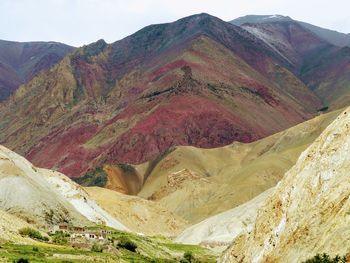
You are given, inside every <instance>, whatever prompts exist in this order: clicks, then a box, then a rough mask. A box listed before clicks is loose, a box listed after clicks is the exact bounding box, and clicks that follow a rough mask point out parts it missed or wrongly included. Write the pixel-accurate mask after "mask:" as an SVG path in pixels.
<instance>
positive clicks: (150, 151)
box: [0, 14, 322, 192]
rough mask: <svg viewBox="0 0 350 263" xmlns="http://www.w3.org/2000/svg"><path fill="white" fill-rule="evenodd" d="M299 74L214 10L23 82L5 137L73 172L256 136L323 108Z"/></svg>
mask: <svg viewBox="0 0 350 263" xmlns="http://www.w3.org/2000/svg"><path fill="white" fill-rule="evenodd" d="M295 70H296V68H295V66H294V65H293V64H292V63H291V62H290V61H289V60H288V59H286V58H285V57H284V56H283V55H281V54H280V53H279V52H276V50H275V49H274V48H272V47H271V46H269V45H268V44H267V43H265V42H264V41H262V40H261V39H259V38H257V37H256V36H254V35H253V34H251V33H249V32H248V31H246V30H245V29H242V28H240V27H237V26H235V25H232V24H230V23H227V22H224V21H222V20H220V19H218V18H216V17H213V16H210V15H208V14H200V15H194V16H190V17H186V18H184V19H180V20H178V21H176V22H173V23H168V24H161V25H152V26H148V27H146V28H144V29H142V30H140V31H138V32H136V33H135V34H133V35H131V36H129V37H127V38H125V39H123V40H120V41H117V42H115V43H113V44H110V45H109V44H107V43H105V42H104V41H103V40H100V41H97V42H96V43H93V44H91V45H88V46H85V47H82V48H80V49H78V50H76V51H75V52H74V53H73V54H71V55H68V56H66V57H65V58H64V59H63V60H62V61H61V62H60V63H59V64H57V65H56V66H55V67H53V68H52V69H51V70H50V71H46V72H44V73H43V74H40V75H39V76H38V77H36V78H34V79H33V80H32V81H31V82H30V83H28V84H27V85H24V86H22V88H21V89H19V90H18V91H17V92H16V94H15V95H14V96H13V97H11V99H10V100H8V101H7V102H6V103H3V104H2V105H0V108H1V113H2V114H3V116H4V118H2V119H1V120H0V141H1V142H2V143H3V144H5V145H7V146H8V147H10V148H12V149H16V151H18V152H20V153H22V154H25V155H26V156H27V157H28V158H29V159H30V160H31V161H32V162H34V163H35V164H36V165H40V166H43V167H50V168H55V169H59V170H60V171H62V172H64V173H65V174H67V175H69V176H82V175H88V174H94V173H96V172H98V169H97V168H99V169H100V170H101V168H102V166H103V165H104V164H110V165H112V166H113V165H116V164H118V163H133V164H136V163H141V162H144V161H148V160H151V159H153V158H155V157H156V156H158V155H159V153H161V152H163V151H165V150H167V149H168V148H169V147H172V146H174V145H193V146H197V147H204V148H211V147H218V146H224V145H227V144H229V143H231V142H233V141H241V142H251V141H255V140H257V139H259V138H263V137H265V136H268V135H270V134H272V133H275V132H278V131H281V130H283V129H285V128H287V127H290V126H293V125H295V124H297V123H299V122H302V121H304V120H306V119H309V118H311V117H312V116H314V115H315V113H316V111H317V109H319V108H320V107H322V104H321V102H320V100H319V99H318V98H317V97H316V96H315V95H314V94H313V92H312V91H310V90H309V89H308V88H307V87H306V86H305V84H304V83H302V81H300V80H299V79H298V77H297V76H296V75H295V73H294V74H293V72H295ZM39 94H40V96H39ZM96 169H97V170H96ZM133 178H134V179H133V180H134V181H133V183H132V184H133V186H132V188H129V187H131V186H130V185H129V186H128V187H126V186H125V182H124V181H123V180H122V179H118V180H119V181H118V180H117V181H116V183H118V184H121V185H122V186H124V187H126V188H127V189H133V190H129V191H132V192H134V191H136V192H137V191H139V190H140V188H139V187H140V185H142V179H141V178H138V177H133ZM128 181H129V180H128ZM140 182H141V184H140Z"/></svg>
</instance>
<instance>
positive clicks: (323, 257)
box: [304, 253, 346, 263]
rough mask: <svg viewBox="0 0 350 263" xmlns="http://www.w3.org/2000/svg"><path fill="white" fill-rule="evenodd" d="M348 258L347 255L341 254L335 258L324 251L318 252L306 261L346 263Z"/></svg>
mask: <svg viewBox="0 0 350 263" xmlns="http://www.w3.org/2000/svg"><path fill="white" fill-rule="evenodd" d="M345 262H346V258H345V257H342V258H341V257H340V256H335V257H334V258H331V257H330V256H329V255H327V254H326V253H324V254H323V255H320V254H317V255H316V256H314V257H313V258H310V259H308V260H306V261H304V263H345Z"/></svg>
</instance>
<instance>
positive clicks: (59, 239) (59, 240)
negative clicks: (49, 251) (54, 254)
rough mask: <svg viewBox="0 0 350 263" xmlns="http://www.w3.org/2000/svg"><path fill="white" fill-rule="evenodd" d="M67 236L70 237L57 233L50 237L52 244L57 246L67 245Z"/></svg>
mask: <svg viewBox="0 0 350 263" xmlns="http://www.w3.org/2000/svg"><path fill="white" fill-rule="evenodd" d="M69 236H70V235H69V234H66V233H64V232H62V231H57V232H56V233H55V234H53V235H52V236H51V237H52V242H54V243H56V244H59V245H65V244H67V243H68V237H69Z"/></svg>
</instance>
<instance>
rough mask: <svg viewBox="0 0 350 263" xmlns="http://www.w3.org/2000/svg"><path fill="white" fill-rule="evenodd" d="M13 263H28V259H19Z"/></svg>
mask: <svg viewBox="0 0 350 263" xmlns="http://www.w3.org/2000/svg"><path fill="white" fill-rule="evenodd" d="M14 262H15V263H29V260H28V259H25V258H20V259H17V260H15V261H14Z"/></svg>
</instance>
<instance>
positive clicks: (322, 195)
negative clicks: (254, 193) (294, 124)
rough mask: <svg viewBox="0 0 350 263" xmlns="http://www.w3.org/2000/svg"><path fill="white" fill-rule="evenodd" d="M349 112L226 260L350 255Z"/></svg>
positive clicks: (284, 184)
mask: <svg viewBox="0 0 350 263" xmlns="http://www.w3.org/2000/svg"><path fill="white" fill-rule="evenodd" d="M349 169H350V108H347V109H346V110H345V111H344V112H343V113H341V114H340V115H339V117H338V118H337V119H336V120H335V121H334V122H333V123H332V124H331V125H329V127H327V129H326V130H325V131H324V132H323V133H322V134H321V135H320V136H319V137H318V139H317V140H316V141H315V142H314V143H313V144H312V145H311V146H310V147H309V148H308V149H307V150H306V151H304V152H303V153H302V155H301V156H300V158H299V159H298V161H297V163H296V165H295V166H294V167H293V168H292V169H291V170H289V171H288V172H287V173H286V175H285V176H284V178H283V179H282V181H281V182H280V183H279V184H278V185H277V187H276V188H275V190H274V191H273V193H272V194H271V196H270V197H269V198H268V199H267V200H266V202H265V203H264V204H263V205H262V207H261V208H260V209H259V211H258V215H257V218H256V222H255V226H254V228H253V230H252V231H250V232H249V233H246V234H244V235H241V236H240V237H238V238H236V239H235V241H234V242H233V244H232V246H231V247H230V248H229V250H228V251H227V252H226V253H225V255H224V256H223V258H222V262H249V263H250V262H252V263H258V262H301V261H303V260H305V259H307V258H309V257H312V256H314V255H315V254H316V253H328V254H330V255H336V254H338V255H341V256H343V255H346V254H347V253H349V251H350V241H349V239H348V236H349V231H350V229H349V220H350V217H349V211H350V201H349V196H350V187H349V185H350V179H349Z"/></svg>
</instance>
